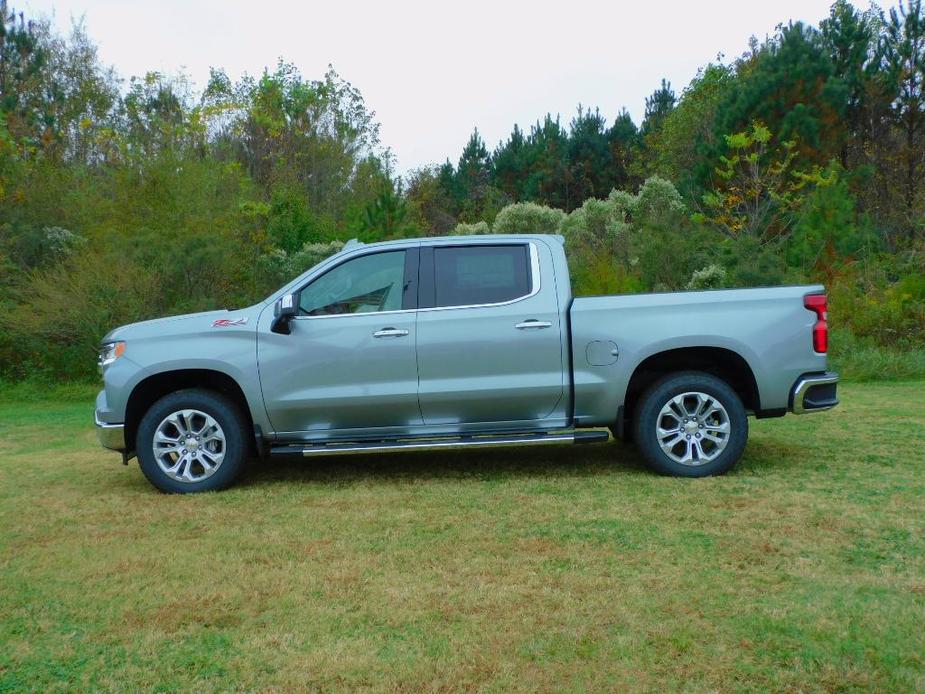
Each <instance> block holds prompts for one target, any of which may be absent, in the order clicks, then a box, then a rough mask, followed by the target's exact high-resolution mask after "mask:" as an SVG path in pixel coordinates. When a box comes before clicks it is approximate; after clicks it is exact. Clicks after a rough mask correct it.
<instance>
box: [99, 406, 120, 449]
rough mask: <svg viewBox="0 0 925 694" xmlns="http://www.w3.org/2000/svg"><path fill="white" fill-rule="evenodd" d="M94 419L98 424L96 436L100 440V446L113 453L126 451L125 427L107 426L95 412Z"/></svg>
mask: <svg viewBox="0 0 925 694" xmlns="http://www.w3.org/2000/svg"><path fill="white" fill-rule="evenodd" d="M93 419H94V421H95V422H96V436H97V438H99V440H100V445H102V446H103V448H109V449H111V450H113V451H124V450H125V425H124V424H107V423H106V422H103V421H101V420H100V418H99V416H98V415H97V414H96V413H95V412H94V413H93Z"/></svg>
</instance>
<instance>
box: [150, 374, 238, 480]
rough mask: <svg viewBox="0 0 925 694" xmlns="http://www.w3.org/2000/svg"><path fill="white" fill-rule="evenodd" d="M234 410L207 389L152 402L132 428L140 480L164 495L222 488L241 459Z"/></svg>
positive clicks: (233, 475) (231, 404)
mask: <svg viewBox="0 0 925 694" xmlns="http://www.w3.org/2000/svg"><path fill="white" fill-rule="evenodd" d="M244 431H245V424H244V420H243V417H242V415H241V413H240V411H239V410H238V408H237V407H236V406H235V405H234V403H232V402H231V401H230V400H228V399H227V398H225V397H224V396H222V395H220V394H218V393H215V392H213V391H209V390H201V389H192V390H181V391H178V392H176V393H171V394H170V395H166V396H164V397H163V398H161V399H160V400H158V401H157V402H156V403H154V405H152V406H151V408H150V409H149V410H148V411H147V412H146V413H145V415H144V417H142V419H141V423H140V424H139V426H138V436H137V439H136V446H135V450H136V451H137V452H138V462H139V464H140V466H141V471H142V472H143V473H144V475H145V477H147V478H148V480H149V481H150V482H151V484H153V485H154V486H155V487H157V488H158V489H160V490H161V491H164V492H170V493H174V494H187V493H192V492H206V491H212V490H216V489H224V488H225V487H228V486H230V485H231V484H232V483H234V481H235V480H236V479H237V477H238V475H239V474H240V473H241V470H242V469H243V468H244V463H245V460H246V454H247V444H246V441H245V439H244Z"/></svg>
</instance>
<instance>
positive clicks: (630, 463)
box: [236, 440, 806, 487]
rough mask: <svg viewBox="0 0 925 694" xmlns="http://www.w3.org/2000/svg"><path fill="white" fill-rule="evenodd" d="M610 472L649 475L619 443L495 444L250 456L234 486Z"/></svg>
mask: <svg viewBox="0 0 925 694" xmlns="http://www.w3.org/2000/svg"><path fill="white" fill-rule="evenodd" d="M805 453H806V450H805V446H803V447H801V446H796V445H792V446H791V445H787V444H782V443H781V442H780V441H777V440H774V441H751V442H749V444H748V447H747V448H746V449H745V455H744V456H743V459H742V461H741V462H740V463H739V465H738V466H737V467H736V469H735V470H733V471H732V472H731V473H730V474H731V475H733V476H735V475H736V474H746V475H748V474H753V473H755V472H757V471H759V470H760V471H761V472H762V473H768V472H772V473H777V472H783V471H785V470H788V469H790V468H798V467H801V466H803V465H804V464H805V460H803V456H805ZM613 474H629V475H635V474H643V475H652V474H653V473H652V472H651V471H650V470H649V469H648V467H647V466H646V464H645V461H644V460H643V459H642V456H641V455H640V454H639V452H638V451H637V450H636V448H635V446H633V445H632V444H628V443H623V442H622V441H610V442H609V443H603V444H591V445H585V446H574V445H572V446H570V445H562V446H550V447H548V448H546V447H533V448H516V447H511V448H494V449H482V450H456V451H441V452H438V453H434V452H423V451H422V452H415V453H410V452H409V453H386V454H369V455H349V456H331V457H319V458H313V459H301V458H282V459H275V460H269V459H268V460H252V461H250V464H249V465H248V468H247V470H246V472H245V473H244V475H243V476H242V478H241V480H240V481H239V482H238V483H237V485H236V486H241V487H250V486H263V485H269V484H276V483H285V482H319V483H333V484H343V483H349V482H356V481H370V480H372V481H379V482H394V481H422V480H432V479H449V478H477V479H505V478H512V477H537V478H541V477H555V478H578V477H594V476H604V475H613Z"/></svg>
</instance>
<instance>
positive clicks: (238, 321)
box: [212, 317, 247, 328]
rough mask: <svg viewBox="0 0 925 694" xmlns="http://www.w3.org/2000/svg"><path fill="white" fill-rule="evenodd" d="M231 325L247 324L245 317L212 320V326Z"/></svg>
mask: <svg viewBox="0 0 925 694" xmlns="http://www.w3.org/2000/svg"><path fill="white" fill-rule="evenodd" d="M232 325H247V318H246V317H245V318H235V319H234V320H232V319H231V318H219V319H218V320H214V321H212V327H213V328H230V327H231V326H232Z"/></svg>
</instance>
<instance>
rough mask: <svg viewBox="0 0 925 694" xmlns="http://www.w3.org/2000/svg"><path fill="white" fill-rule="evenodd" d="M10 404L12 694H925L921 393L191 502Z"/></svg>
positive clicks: (87, 417)
mask: <svg viewBox="0 0 925 694" xmlns="http://www.w3.org/2000/svg"><path fill="white" fill-rule="evenodd" d="M89 395H90V393H89V392H88V391H86V390H84V391H83V392H81V391H80V390H79V389H71V390H68V391H62V392H58V391H56V390H55V389H51V390H48V391H46V393H45V394H44V396H42V397H38V396H36V397H32V398H31V399H29V400H28V401H23V400H22V399H18V398H13V397H11V396H10V395H9V394H7V395H6V396H4V397H3V398H2V401H0V551H2V554H0V690H4V691H24V690H42V691H46V690H80V691H85V690H88V689H92V690H126V689H151V690H156V691H168V690H170V691H173V690H195V691H209V690H229V689H232V690H261V691H264V690H294V689H320V690H355V689H372V690H389V691H394V690H408V691H410V690H414V691H417V690H421V689H425V690H473V689H480V690H486V691H507V690H510V689H515V690H568V691H572V690H577V691H599V690H601V689H609V690H614V689H616V690H622V689H633V690H652V691H665V690H688V691H704V690H707V691H717V690H722V691H734V690H743V691H748V690H751V691H766V690H769V689H771V690H790V691H796V690H801V691H818V690H824V691H853V690H880V691H911V690H919V691H922V690H925V628H923V625H925V383H922V382H918V383H916V382H911V383H893V384H863V385H862V384H849V385H846V386H843V388H842V389H841V397H842V406H841V407H839V408H838V409H836V410H834V411H833V412H831V413H828V414H825V415H817V416H812V417H802V418H798V417H787V418H784V419H779V420H768V421H761V422H754V421H753V422H752V437H751V441H750V443H749V446H748V448H747V451H746V455H745V458H744V460H743V462H742V464H741V465H740V467H739V468H738V469H737V470H736V471H735V472H734V473H732V474H730V475H728V476H726V477H722V478H716V479H705V480H676V479H668V478H663V477H657V476H654V475H651V474H649V473H648V472H647V471H646V470H645V469H644V468H643V466H642V465H641V463H640V461H639V458H638V457H637V455H636V454H635V452H633V450H632V449H631V448H629V447H626V446H623V445H620V444H607V445H602V446H597V447H593V446H588V447H561V448H554V449H552V448H551V449H546V450H543V451H537V450H536V449H534V450H531V451H519V450H498V451H494V452H485V451H480V452H478V453H445V454H442V455H439V456H430V455H427V454H417V455H410V454H409V455H402V456H392V457H383V458H372V457H364V458H336V459H330V460H325V461H318V460H315V461H311V462H305V463H301V462H292V463H279V462H267V463H255V464H254V465H253V466H252V468H251V469H250V470H249V472H248V473H247V475H246V477H245V479H244V480H243V481H242V483H241V484H240V485H239V486H238V487H235V488H234V489H232V490H229V491H227V492H224V493H220V494H208V495H200V496H188V497H173V496H165V495H162V494H159V493H157V492H155V491H154V490H153V488H151V487H150V486H149V485H148V483H147V482H146V481H145V480H144V478H143V477H142V475H141V473H140V472H139V470H138V468H137V465H136V464H135V463H132V464H131V465H130V466H129V467H127V468H125V467H122V466H121V465H120V464H119V458H118V456H116V455H114V454H107V453H104V452H102V451H101V450H100V449H98V448H97V446H96V443H95V439H94V433H93V431H92V427H91V426H89V425H88V423H89V422H90V421H91V419H92V406H91V401H90V399H89V398H88V396H89Z"/></svg>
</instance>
